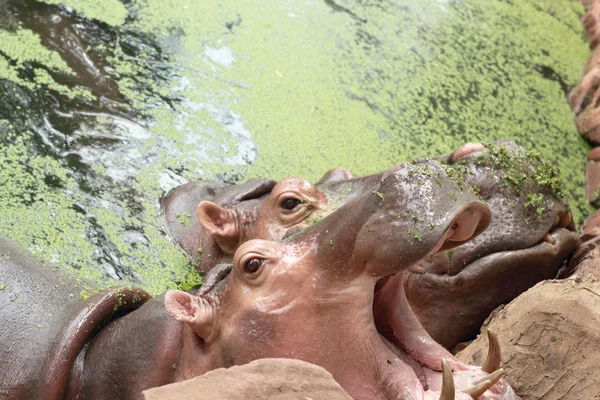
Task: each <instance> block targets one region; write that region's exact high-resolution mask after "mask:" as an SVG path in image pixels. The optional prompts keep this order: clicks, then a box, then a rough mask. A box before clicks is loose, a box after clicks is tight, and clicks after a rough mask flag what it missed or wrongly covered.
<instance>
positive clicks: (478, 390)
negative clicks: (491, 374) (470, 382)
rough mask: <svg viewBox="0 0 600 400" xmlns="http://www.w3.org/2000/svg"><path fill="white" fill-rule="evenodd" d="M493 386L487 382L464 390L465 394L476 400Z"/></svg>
mask: <svg viewBox="0 0 600 400" xmlns="http://www.w3.org/2000/svg"><path fill="white" fill-rule="evenodd" d="M492 386H493V384H492V382H491V381H489V380H485V381H483V382H481V383H480V384H478V385H475V386H473V387H470V388H468V389H466V390H463V393H465V394H468V395H469V396H471V397H472V398H474V399H478V398H479V396H481V395H482V394H484V393H485V391H486V390H488V389H489V388H491V387H492Z"/></svg>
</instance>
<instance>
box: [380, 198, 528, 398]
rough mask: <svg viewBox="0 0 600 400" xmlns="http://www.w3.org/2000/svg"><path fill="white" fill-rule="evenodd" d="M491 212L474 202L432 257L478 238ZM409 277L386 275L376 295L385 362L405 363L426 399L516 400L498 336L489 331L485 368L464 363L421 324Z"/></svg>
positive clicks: (410, 384)
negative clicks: (408, 292) (410, 297)
mask: <svg viewBox="0 0 600 400" xmlns="http://www.w3.org/2000/svg"><path fill="white" fill-rule="evenodd" d="M486 210H487V209H485V208H483V207H482V208H480V207H479V204H474V205H470V206H469V207H467V208H466V209H465V210H463V211H461V212H460V213H459V215H458V216H457V217H456V218H455V219H454V220H453V221H452V222H451V223H450V224H448V227H447V228H446V230H445V231H444V233H443V235H442V238H441V240H440V242H439V244H438V246H436V247H434V248H433V249H432V251H431V253H430V254H432V255H434V254H439V252H440V251H443V250H446V249H449V248H452V247H455V246H457V245H460V244H462V243H465V242H467V241H469V240H471V239H472V238H473V237H475V236H477V235H479V234H480V232H481V231H482V230H484V229H485V228H486V227H487V225H488V223H489V214H486ZM405 274H406V271H401V272H398V273H396V274H393V275H388V276H384V277H381V278H380V279H379V280H378V281H377V283H376V285H375V289H374V296H373V299H374V300H373V318H374V323H375V326H376V328H377V331H378V332H379V334H380V335H381V340H382V341H383V342H384V343H385V345H386V346H387V348H388V350H389V353H388V357H387V359H386V363H388V364H390V365H393V364H401V363H403V364H404V365H405V366H406V367H407V368H406V376H409V379H408V382H407V381H405V382H404V383H403V384H405V385H407V386H408V387H409V388H410V389H409V390H410V391H411V392H412V393H424V394H425V397H424V398H425V399H429V398H432V399H433V398H435V399H437V398H438V397H436V396H439V399H440V400H448V399H473V398H475V399H490V400H491V399H503V400H508V399H516V398H517V397H516V395H515V394H514V392H513V391H512V389H510V387H509V386H508V385H507V384H506V383H505V382H504V381H500V379H501V377H502V374H503V370H502V369H500V368H499V367H500V348H499V344H498V341H497V339H496V337H495V335H493V334H492V333H491V332H488V335H489V336H488V337H489V340H490V351H489V354H488V358H487V360H486V361H485V363H484V366H483V367H482V368H481V369H478V368H472V367H469V366H466V365H464V364H461V363H460V362H459V361H458V360H456V359H454V357H453V356H452V355H451V354H450V353H449V352H447V351H446V350H445V349H444V348H442V347H441V346H440V345H439V344H437V343H436V342H435V341H434V340H433V339H432V338H431V337H430V336H429V335H428V334H427V332H426V331H425V330H424V328H423V327H422V325H421V324H420V322H419V321H418V319H417V317H416V315H415V314H414V312H413V311H412V309H411V307H410V305H409V303H408V300H407V298H406V294H405V292H404V286H405V285H404V284H402V283H403V282H404V281H405V279H406V275H405ZM408 368H410V370H408ZM411 376H412V379H410V377H411ZM457 388H458V390H460V392H457ZM411 398H412V397H411ZM417 398H419V397H417Z"/></svg>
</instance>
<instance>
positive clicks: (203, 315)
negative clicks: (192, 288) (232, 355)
mask: <svg viewBox="0 0 600 400" xmlns="http://www.w3.org/2000/svg"><path fill="white" fill-rule="evenodd" d="M165 308H166V309H167V312H168V313H169V314H171V316H172V317H173V318H175V319H176V320H177V321H180V322H183V323H186V324H188V325H189V326H190V327H191V328H192V330H193V331H194V332H196V334H197V335H198V336H200V337H201V338H202V339H204V341H205V342H208V341H209V339H210V336H211V333H212V332H213V320H214V310H213V308H212V307H211V305H210V303H209V302H208V301H206V300H205V299H204V298H202V297H194V296H192V295H191V294H189V293H186V292H182V291H181V290H169V291H168V292H167V294H165Z"/></svg>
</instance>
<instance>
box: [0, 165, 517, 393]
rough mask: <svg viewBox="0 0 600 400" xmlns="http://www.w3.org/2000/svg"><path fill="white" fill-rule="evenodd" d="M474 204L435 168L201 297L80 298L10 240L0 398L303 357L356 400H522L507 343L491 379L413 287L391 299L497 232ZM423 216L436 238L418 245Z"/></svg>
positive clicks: (162, 380) (234, 271) (254, 257)
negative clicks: (512, 383) (427, 267)
mask: <svg viewBox="0 0 600 400" xmlns="http://www.w3.org/2000/svg"><path fill="white" fill-rule="evenodd" d="M468 189H469V188H468V185H465V184H464V183H463V184H459V183H457V182H455V181H453V180H452V179H449V178H448V177H447V176H446V175H445V171H444V169H443V168H442V167H441V166H440V165H439V164H437V163H435V162H429V163H425V164H420V165H407V166H405V167H404V168H402V169H400V170H398V171H396V172H393V173H390V175H389V176H387V177H384V180H383V182H382V184H381V185H380V187H379V188H378V189H377V190H375V191H373V192H372V193H365V194H363V195H362V196H360V197H358V198H356V199H355V200H354V201H352V202H351V203H349V204H347V205H346V206H344V207H343V208H341V209H340V210H338V213H336V215H332V216H330V217H328V218H325V219H323V220H322V221H320V222H319V223H317V224H314V225H312V226H311V227H309V228H308V229H306V230H304V231H302V232H299V233H298V234H297V235H295V236H293V237H289V238H287V239H286V240H285V241H282V242H267V241H250V242H248V243H246V244H244V245H243V246H242V247H241V248H239V249H238V250H237V252H236V254H235V257H234V264H233V266H232V265H219V266H216V267H215V268H213V269H212V270H211V271H210V272H209V273H208V275H207V276H206V281H205V284H204V285H203V286H202V287H201V288H200V289H199V290H198V291H197V292H196V293H195V294H193V295H192V294H190V293H187V292H182V291H171V292H169V293H167V295H166V296H165V297H164V298H163V297H162V296H159V297H155V298H153V299H149V296H148V295H147V294H146V293H145V292H143V291H141V290H139V289H135V288H119V289H115V290H111V291H103V292H100V293H97V294H95V295H93V296H92V297H90V298H89V299H86V300H83V299H81V298H79V296H78V295H77V296H75V295H74V293H77V292H78V290H79V289H78V288H80V287H81V285H89V283H85V282H83V281H82V280H80V279H78V278H76V277H74V276H73V274H72V273H69V272H68V271H60V270H58V269H56V268H54V269H53V268H51V267H50V266H45V265H43V264H42V263H40V262H39V261H37V260H36V259H34V258H33V257H31V256H28V255H27V254H25V252H24V251H22V250H20V249H19V248H18V246H16V245H14V244H12V243H11V242H9V241H7V240H5V239H2V238H0V239H2V240H0V245H1V246H0V249H1V250H2V251H1V253H2V256H1V257H0V280H1V281H2V286H1V290H0V315H1V316H2V321H3V324H2V326H1V327H0V337H1V338H2V340H0V365H1V370H2V371H6V372H7V373H4V374H2V375H1V376H0V394H1V395H2V396H3V397H5V398H11V399H29V398H44V399H51V400H53V399H63V398H64V399H75V398H78V399H86V398H91V399H97V398H112V399H134V398H139V396H140V393H141V391H143V390H145V389H147V388H151V387H155V386H160V385H164V384H168V383H172V382H177V381H181V380H185V379H189V378H191V377H194V376H198V375H201V374H203V373H205V372H207V371H210V370H212V369H215V368H220V367H228V366H231V365H236V364H242V363H246V362H249V361H252V360H254V359H258V358H265V357H293V358H298V359H303V360H306V361H309V362H313V363H315V364H319V365H321V366H323V367H325V368H326V369H328V370H329V371H330V372H331V373H332V374H333V375H334V377H335V378H336V379H337V380H338V381H339V382H340V384H342V385H343V387H344V388H345V390H347V391H348V392H349V393H350V394H351V395H352V396H354V397H355V398H358V399H361V398H364V399H376V398H390V399H391V398H393V399H412V398H436V399H437V398H441V399H452V398H455V397H454V394H453V393H454V391H455V389H457V390H458V393H457V394H456V396H457V398H460V399H468V398H471V397H473V398H481V399H512V398H515V397H514V394H513V392H512V390H511V389H510V388H509V387H508V386H507V385H506V383H505V382H504V381H502V380H501V379H500V376H501V374H502V371H501V370H498V366H499V358H498V353H497V351H496V350H497V347H496V345H495V342H494V341H492V346H491V348H492V349H493V350H494V349H495V350H494V351H492V357H491V358H490V359H489V360H488V361H487V362H486V363H485V366H484V368H483V370H485V372H482V370H480V369H478V368H474V367H469V366H466V365H463V364H461V363H460V362H458V361H457V360H455V359H454V358H453V357H452V356H451V355H450V354H449V353H448V352H447V351H446V350H445V349H443V348H442V347H441V346H439V345H437V344H435V343H434V342H433V341H432V340H431V339H430V338H429V336H428V335H427V334H426V332H425V331H424V330H423V329H422V327H421V326H420V324H419V323H418V321H417V320H416V318H415V317H414V314H412V312H411V311H410V308H409V307H408V306H407V302H406V300H405V297H404V294H403V290H402V288H403V285H400V286H399V287H397V286H396V285H390V281H391V279H392V278H394V279H399V278H398V277H399V276H402V274H403V273H404V271H405V270H406V269H407V268H408V267H410V266H411V265H413V264H414V263H416V262H418V261H419V260H420V259H422V258H423V257H425V256H427V255H428V254H432V253H435V252H436V251H442V250H444V249H447V248H450V247H452V246H456V245H460V244H462V243H464V242H466V241H468V240H470V239H471V238H473V237H474V236H476V235H478V234H479V233H480V232H481V231H482V230H483V229H484V228H485V227H486V226H487V225H488V223H489V219H490V215H489V211H488V209H487V207H486V206H485V205H484V204H483V203H482V202H481V201H479V200H477V199H476V197H475V196H474V195H473V194H472V193H469V192H468ZM448 196H452V197H456V201H452V202H451V203H448V202H447V201H446V197H448ZM425 197H426V198H428V199H429V201H428V202H426V203H427V204H428V205H427V206H423V205H422V204H419V205H418V206H417V205H416V203H415V201H414V200H415V198H425ZM442 202H444V203H446V204H447V207H442V206H441V203H442ZM416 211H419V213H420V215H421V216H422V218H423V219H424V220H426V221H427V222H428V223H431V224H433V226H431V229H430V230H428V231H425V232H423V234H422V237H421V241H420V242H417V243H415V242H414V240H412V239H414V238H413V237H412V236H411V234H410V233H408V231H409V230H410V229H412V228H411V227H412V226H413V223H414V221H413V219H412V214H413V213H414V212H416ZM389 297H393V298H394V299H395V300H396V301H394V302H390V301H388V298H389ZM380 300H383V302H382V304H380V303H381V302H380ZM390 304H396V305H397V307H390ZM374 310H375V316H374ZM171 315H173V316H175V318H173V317H172V316H171ZM181 321H183V323H182V322H181ZM380 332H381V333H380ZM442 358H445V359H446V360H447V362H442ZM446 364H447V365H446ZM442 366H443V367H442ZM451 369H452V371H451ZM452 375H454V379H451V378H452ZM442 376H445V378H444V380H443V382H442Z"/></svg>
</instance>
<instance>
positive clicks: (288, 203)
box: [281, 198, 302, 210]
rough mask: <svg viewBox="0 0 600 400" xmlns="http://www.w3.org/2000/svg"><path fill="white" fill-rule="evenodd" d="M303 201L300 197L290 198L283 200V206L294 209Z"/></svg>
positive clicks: (285, 208)
mask: <svg viewBox="0 0 600 400" xmlns="http://www.w3.org/2000/svg"><path fill="white" fill-rule="evenodd" d="M300 203H302V202H301V201H300V200H298V199H294V198H290V199H287V200H284V201H283V202H281V208H283V209H284V210H293V209H294V208H296V207H297V206H298V204H300Z"/></svg>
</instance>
